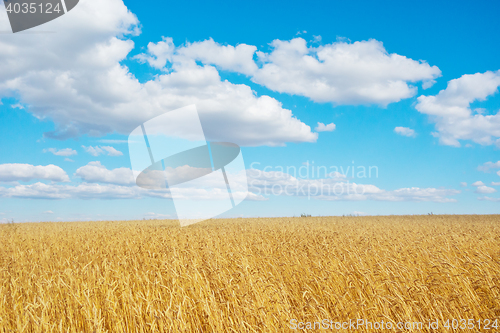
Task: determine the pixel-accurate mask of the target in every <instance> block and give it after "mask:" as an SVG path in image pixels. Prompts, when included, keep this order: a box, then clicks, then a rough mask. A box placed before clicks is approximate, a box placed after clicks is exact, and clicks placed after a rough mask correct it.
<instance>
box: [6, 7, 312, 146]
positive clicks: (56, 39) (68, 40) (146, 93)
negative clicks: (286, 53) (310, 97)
mask: <svg viewBox="0 0 500 333" xmlns="http://www.w3.org/2000/svg"><path fill="white" fill-rule="evenodd" d="M0 16H3V17H5V19H0V29H1V30H8V29H9V27H8V20H7V19H6V13H5V8H3V7H1V8H0ZM138 26H139V21H138V20H137V18H136V17H135V15H134V14H132V13H131V12H130V11H128V9H127V8H126V7H125V5H124V4H123V2H122V1H121V0H87V1H82V2H80V4H79V5H78V6H77V7H75V9H73V10H72V11H71V13H69V14H68V15H64V16H62V17H61V18H59V19H57V20H54V21H51V22H49V23H47V24H45V25H44V26H43V29H44V30H50V31H57V34H19V35H16V38H2V40H1V41H0V58H1V59H2V62H1V63H0V96H19V99H20V101H21V102H22V103H23V104H25V105H29V106H30V107H29V109H28V111H29V112H31V113H32V114H33V115H35V116H36V117H38V118H40V119H47V118H48V119H51V120H53V121H54V122H55V124H56V130H55V131H53V132H48V133H45V136H46V137H49V138H53V139H61V140H64V139H67V138H71V137H77V136H80V135H84V134H88V135H90V136H100V135H104V134H106V133H112V132H117V133H122V134H129V133H130V132H131V131H132V130H133V129H134V128H136V127H137V126H139V125H140V124H142V123H144V122H145V121H147V120H149V119H151V118H154V117H155V116H158V115H160V114H163V113H165V112H168V111H170V110H174V109H177V108H180V107H183V106H186V105H191V104H196V106H197V109H198V111H199V113H200V118H201V120H202V124H203V127H204V131H205V134H206V135H207V138H208V139H209V140H218V141H229V142H234V143H237V144H239V145H248V146H258V145H270V146H276V145H284V144H285V143H286V142H315V141H316V140H317V133H313V132H312V131H311V128H310V127H309V126H307V125H305V124H304V123H302V122H301V121H300V120H298V119H297V118H295V117H294V116H293V114H292V111H291V110H287V109H284V108H283V107H282V104H281V103H280V102H279V101H277V100H276V99H274V98H271V97H269V96H257V94H256V93H255V92H254V91H252V89H251V88H250V87H249V86H247V85H243V84H232V83H230V82H229V81H226V80H224V81H223V80H222V79H221V77H220V75H219V72H218V71H217V69H216V68H215V67H213V66H200V65H198V64H197V63H196V59H194V58H192V57H195V58H196V57H202V58H203V59H205V60H207V61H208V60H210V61H213V62H216V63H217V64H218V65H221V66H223V65H224V66H227V68H228V69H231V70H241V71H244V72H248V71H250V70H251V67H253V66H252V65H251V64H250V67H248V66H247V65H245V64H244V63H243V62H241V61H240V57H245V56H246V54H251V53H253V52H254V47H252V46H247V45H238V46H236V47H233V46H221V45H218V44H216V43H215V42H213V41H205V42H201V43H193V44H189V47H186V48H184V49H183V51H182V52H184V54H182V52H179V53H178V54H177V57H175V59H174V58H173V56H172V55H171V54H172V50H171V48H174V47H175V46H174V44H173V41H172V40H171V39H169V38H164V39H163V40H162V41H160V42H159V43H156V44H155V43H151V44H149V45H148V48H147V50H146V52H145V53H144V54H142V55H139V56H138V59H139V60H140V61H143V62H144V61H145V62H147V63H149V64H150V65H151V66H153V67H155V68H161V66H163V64H165V63H167V62H169V61H173V63H172V64H170V65H169V68H168V69H167V70H166V71H165V73H163V74H162V75H158V76H156V77H155V78H154V79H152V80H149V81H146V82H139V80H138V79H137V78H136V77H135V76H134V75H133V74H132V73H130V72H129V69H128V68H127V67H126V66H125V65H123V64H121V61H122V60H124V59H126V57H127V56H128V55H129V53H130V52H131V50H132V49H133V48H134V42H133V41H132V40H131V39H130V36H131V35H136V34H138V33H139V30H138V28H137V27H138ZM75 36H78V38H76V39H75ZM219 48H220V49H221V50H222V51H221V54H222V55H223V57H221V58H220V59H221V60H220V61H221V63H219V62H217V59H215V58H214V54H215V53H214V52H216V51H217V52H218V51H219ZM201 49H203V50H204V49H207V50H209V49H211V50H212V51H211V52H208V51H207V53H205V54H201V53H200V50H201ZM224 66H223V67H224ZM224 68H226V67H224ZM139 111H140V112H139ZM220 128H224V129H225V130H224V131H220Z"/></svg>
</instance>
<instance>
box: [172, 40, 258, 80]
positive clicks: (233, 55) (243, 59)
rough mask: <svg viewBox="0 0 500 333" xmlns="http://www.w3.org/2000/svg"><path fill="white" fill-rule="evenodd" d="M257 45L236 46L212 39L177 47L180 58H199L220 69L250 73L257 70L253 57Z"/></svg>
mask: <svg viewBox="0 0 500 333" xmlns="http://www.w3.org/2000/svg"><path fill="white" fill-rule="evenodd" d="M255 51H257V47H255V46H253V45H247V44H240V45H237V46H232V45H221V44H219V43H216V42H215V41H214V40H213V39H208V40H205V41H202V42H195V43H187V44H186V45H185V46H183V47H181V48H179V49H178V51H177V54H178V55H179V56H180V57H181V58H182V57H186V58H187V59H195V60H199V61H201V62H203V63H206V64H213V65H216V66H217V67H218V68H220V69H222V70H228V71H232V72H239V73H242V74H246V75H252V74H253V73H255V72H256V71H257V65H256V64H255V62H254V60H253V57H254V54H255Z"/></svg>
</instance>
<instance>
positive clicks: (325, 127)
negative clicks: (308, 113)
mask: <svg viewBox="0 0 500 333" xmlns="http://www.w3.org/2000/svg"><path fill="white" fill-rule="evenodd" d="M336 127H337V126H335V124H334V123H331V124H328V125H325V124H323V123H319V122H318V126H316V128H315V129H314V130H315V131H316V132H333V131H335V128H336Z"/></svg>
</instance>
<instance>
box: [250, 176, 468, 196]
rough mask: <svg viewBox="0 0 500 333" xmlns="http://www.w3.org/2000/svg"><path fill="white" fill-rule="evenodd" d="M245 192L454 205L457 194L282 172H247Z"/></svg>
mask: <svg viewBox="0 0 500 333" xmlns="http://www.w3.org/2000/svg"><path fill="white" fill-rule="evenodd" d="M247 174H248V177H249V180H248V182H249V189H250V190H251V191H252V192H253V193H255V194H257V195H264V196H270V195H285V196H299V197H308V198H313V199H317V200H329V201H342V200H345V201H360V200H375V201H432V202H455V201H456V199H453V198H449V197H450V196H453V195H456V194H459V193H461V192H460V191H458V190H453V189H436V188H418V187H411V188H400V189H397V190H392V191H388V190H383V189H380V188H378V187H377V186H375V185H370V184H356V183H353V182H349V181H346V180H345V179H338V178H333V177H332V178H324V179H299V178H295V177H293V176H291V175H289V174H286V173H283V172H275V171H271V172H263V171H260V170H255V169H250V170H248V171H247Z"/></svg>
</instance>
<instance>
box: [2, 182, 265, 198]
mask: <svg viewBox="0 0 500 333" xmlns="http://www.w3.org/2000/svg"><path fill="white" fill-rule="evenodd" d="M179 194H180V195H179V196H178V197H176V200H177V198H179V199H180V200H183V199H184V198H185V199H190V200H226V199H227V192H225V191H224V190H221V189H218V188H213V189H207V188H201V189H200V188H198V189H194V188H189V187H187V188H183V189H181V190H180V191H179ZM233 195H234V197H235V198H240V197H243V196H246V194H245V193H241V192H235V193H233ZM146 197H150V198H162V199H171V198H172V196H171V194H170V191H169V190H168V189H163V190H145V189H142V188H140V187H138V186H120V185H113V184H95V183H94V184H89V183H82V184H79V185H77V186H73V185H54V184H43V183H35V184H30V185H18V186H15V187H9V188H5V187H0V198H22V199H48V200H63V199H84V200H91V199H104V200H117V199H143V198H146ZM247 200H266V198H264V197H262V196H259V195H257V194H254V193H250V194H249V195H248V197H247Z"/></svg>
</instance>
